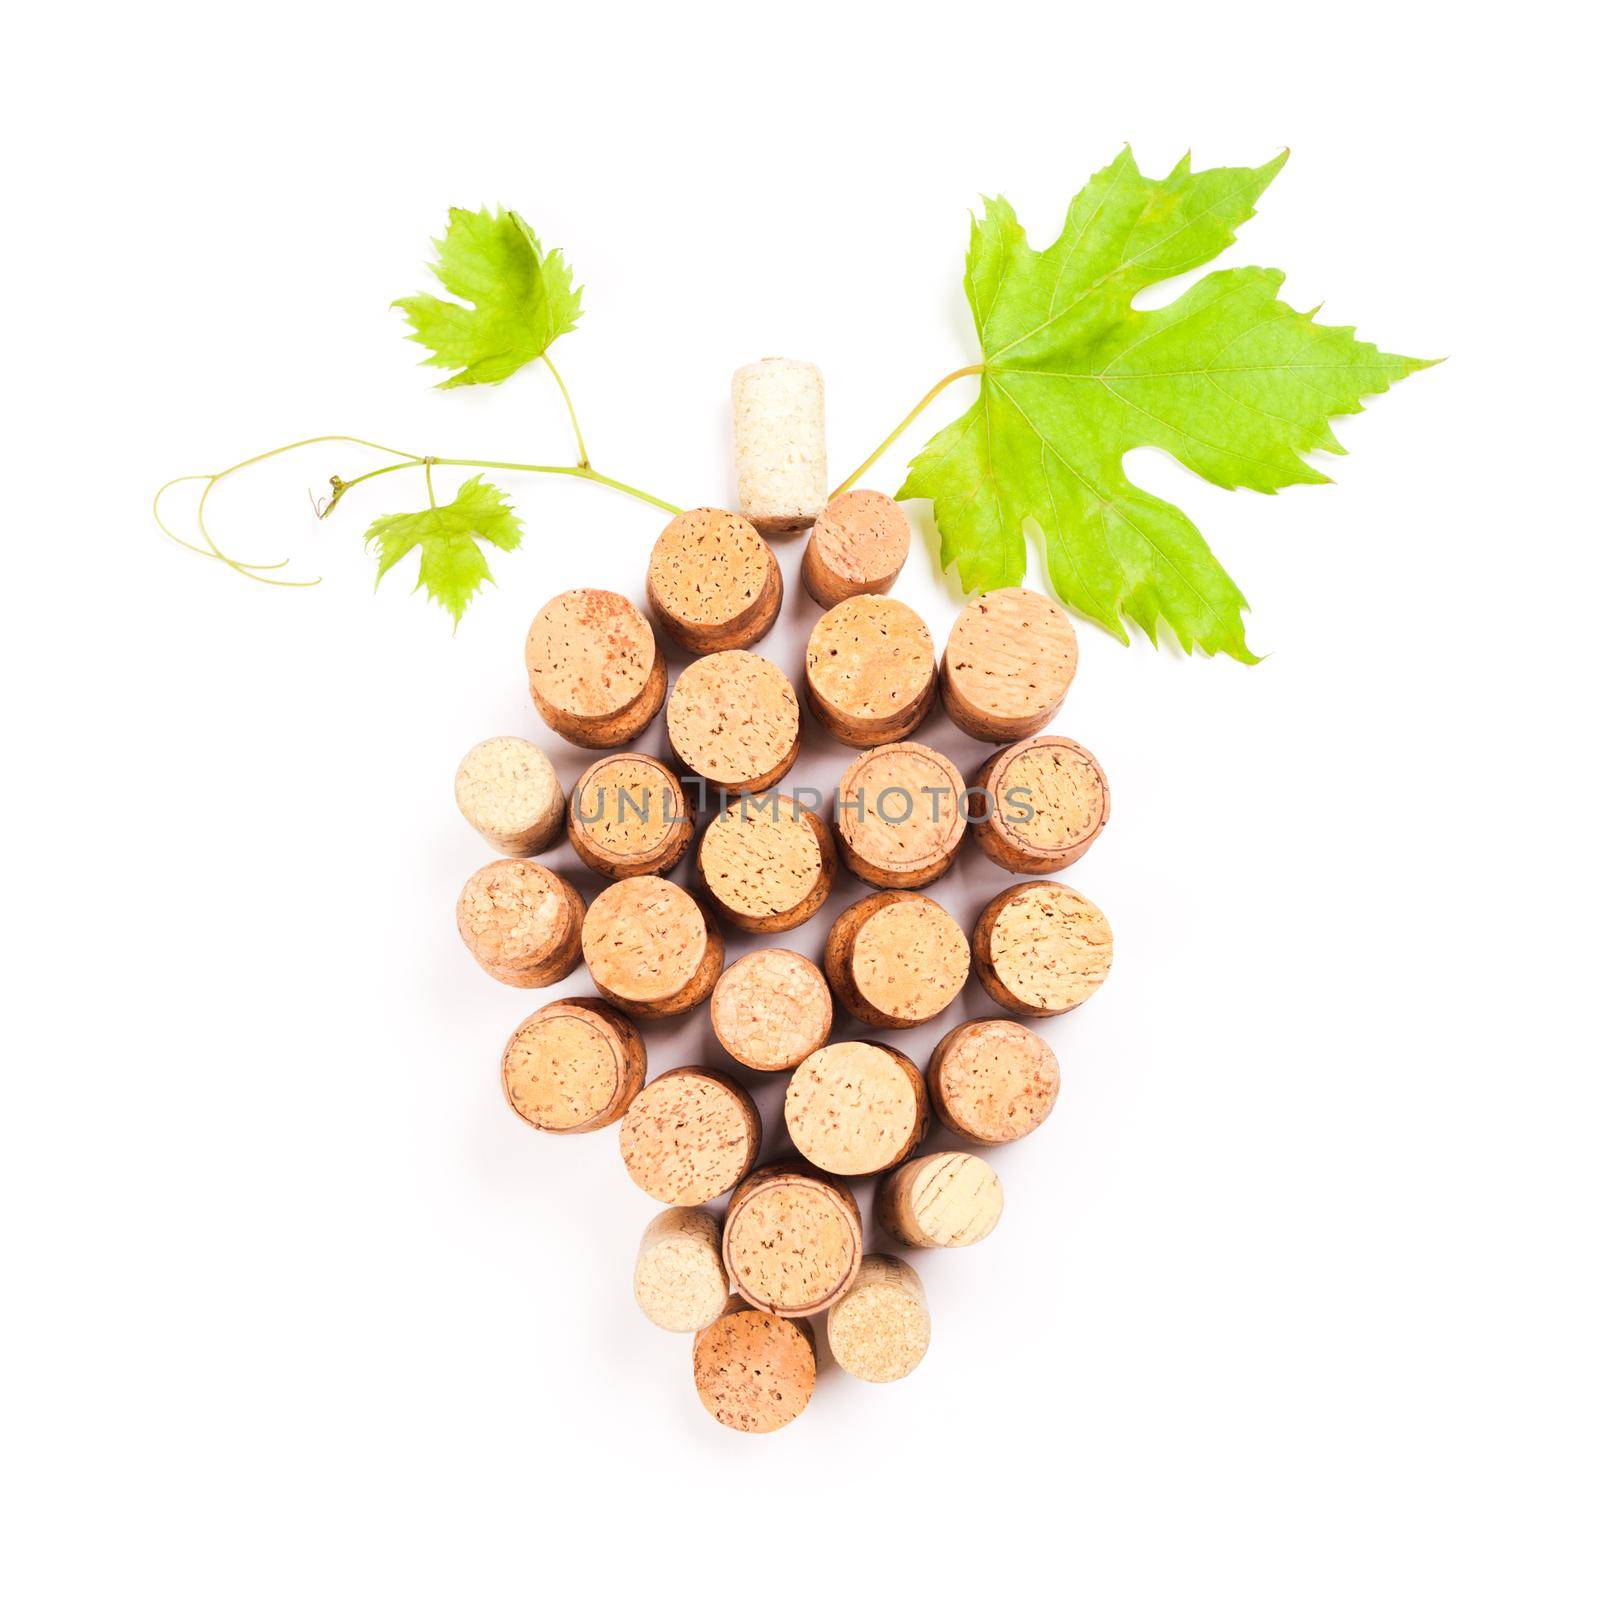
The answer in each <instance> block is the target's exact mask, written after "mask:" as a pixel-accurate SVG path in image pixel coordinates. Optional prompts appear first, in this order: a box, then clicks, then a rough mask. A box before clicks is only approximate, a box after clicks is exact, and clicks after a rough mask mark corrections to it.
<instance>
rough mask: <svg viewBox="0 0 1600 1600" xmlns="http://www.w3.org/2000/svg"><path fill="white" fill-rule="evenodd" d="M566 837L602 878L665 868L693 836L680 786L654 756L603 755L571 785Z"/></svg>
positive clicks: (676, 859) (667, 869) (677, 858)
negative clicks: (570, 802)
mask: <svg viewBox="0 0 1600 1600" xmlns="http://www.w3.org/2000/svg"><path fill="white" fill-rule="evenodd" d="M567 837H568V839H570V840H571V841H572V848H573V849H574V850H575V851H576V852H577V853H578V859H579V860H580V861H582V862H583V864H584V865H585V866H587V867H591V868H593V869H594V871H596V872H598V873H601V874H602V875H603V876H605V877H607V878H636V877H639V876H641V875H642V874H644V873H658V874H659V873H665V872H670V871H671V870H672V868H673V867H675V866H676V865H677V864H678V862H679V861H681V860H682V859H683V856H684V852H685V851H687V850H688V848H689V843H690V841H691V840H692V839H693V837H694V820H693V818H692V816H691V815H690V811H689V802H688V801H687V800H686V799H685V798H684V795H683V789H682V787H681V786H680V785H679V783H678V780H677V779H676V778H675V777H673V775H672V773H671V772H670V771H669V770H668V769H667V768H666V767H665V766H663V765H662V764H661V762H659V761H657V760H656V759H655V758H654V757H653V756H641V755H631V754H629V755H612V756H602V757H601V758H600V759H599V760H598V761H596V762H595V763H594V765H593V766H591V767H590V768H589V769H588V770H587V771H586V772H585V773H584V774H583V776H582V777H581V778H579V779H578V781H577V782H576V783H575V784H574V785H573V786H572V804H571V806H570V807H569V808H568V811H567Z"/></svg>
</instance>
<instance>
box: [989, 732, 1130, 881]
mask: <svg viewBox="0 0 1600 1600" xmlns="http://www.w3.org/2000/svg"><path fill="white" fill-rule="evenodd" d="M978 786H979V787H980V788H982V789H984V790H986V791H987V792H988V796H989V798H988V802H987V808H988V809H987V814H986V815H985V817H984V820H983V821H982V822H981V823H979V824H978V825H977V828H976V833H977V839H978V843H979V844H980V845H981V846H982V848H983V851H984V854H986V855H987V856H988V857H989V858H990V859H991V860H993V861H995V862H997V863H998V864H999V865H1000V866H1002V867H1005V868H1006V869H1007V870H1008V871H1012V872H1059V871H1061V870H1062V869H1063V868H1065V867H1070V866H1071V865H1072V864H1073V862H1075V861H1077V860H1078V859H1079V857H1081V856H1082V855H1083V854H1084V852H1085V851H1087V850H1088V848H1089V846H1090V845H1092V844H1093V843H1094V841H1095V840H1096V839H1097V838H1098V837H1099V836H1100V832H1101V830H1102V829H1103V828H1104V827H1105V825H1106V823H1107V821H1109V820H1110V816H1111V791H1110V788H1109V786H1108V785H1107V783H1106V775H1105V773H1104V772H1103V771H1101V768H1100V763H1099V762H1098V761H1096V760H1095V758H1094V757H1093V756H1092V755H1091V754H1090V753H1089V752H1088V751H1087V750H1085V749H1084V748H1083V746H1082V745H1081V744H1076V743H1074V742H1073V741H1072V740H1071V739H1061V738H1055V737H1052V736H1045V737H1040V738H1033V739H1025V740H1023V741H1022V742H1021V743H1020V744H1015V745H1012V746H1010V747H1009V748H1008V749H1005V750H1002V751H1000V752H999V753H998V754H996V755H994V756H993V757H991V758H990V760H989V761H987V762H986V763H985V764H984V767H983V769H982V771H981V772H980V773H979V774H978Z"/></svg>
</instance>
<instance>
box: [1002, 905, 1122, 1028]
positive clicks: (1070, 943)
mask: <svg viewBox="0 0 1600 1600" xmlns="http://www.w3.org/2000/svg"><path fill="white" fill-rule="evenodd" d="M972 949H973V955H974V956H975V958H976V960H977V964H978V980H979V982H981V983H982V984H983V986H984V988H985V989H987V990H988V991H989V994H990V996H991V998H993V999H994V1000H995V1002H996V1003H997V1004H999V1005H1002V1006H1004V1007H1005V1008H1006V1010H1007V1011H1015V1012H1016V1013H1017V1014H1018V1015H1020V1016H1024V1017H1055V1016H1059V1015H1060V1014H1061V1013H1062V1012H1063V1011H1071V1010H1072V1009H1073V1007H1074V1006H1080V1005H1082V1004H1083V1002H1084V1001H1085V1000H1087V999H1088V998H1089V996H1090V995H1092V994H1093V993H1094V992H1095V990H1096V989H1098V988H1099V987H1100V985H1101V984H1102V983H1103V982H1105V977H1106V974H1107V973H1108V972H1109V971H1110V970H1111V925H1110V923H1108V922H1107V921H1106V919H1105V914H1104V912H1102V911H1101V910H1100V908H1099V907H1098V906H1097V905H1095V903H1094V902H1093V901H1092V900H1088V899H1086V898H1085V897H1084V896H1083V895H1081V894H1079V893H1078V891H1077V890H1076V889H1069V888H1068V887H1067V885H1066V884H1064V883H1054V882H1045V883H1019V884H1014V885H1013V886H1012V887H1011V888H1009V889H1004V890H1002V891H1001V892H1000V893H999V894H997V895H996V896H995V897H994V899H993V900H991V901H990V902H989V903H988V905H986V906H985V907H984V908H983V912H982V914H981V915H980V916H979V918H978V926H977V928H976V929H975V930H974V931H973V935H972Z"/></svg>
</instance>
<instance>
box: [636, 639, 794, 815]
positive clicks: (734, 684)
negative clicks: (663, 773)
mask: <svg viewBox="0 0 1600 1600" xmlns="http://www.w3.org/2000/svg"><path fill="white" fill-rule="evenodd" d="M667 737H668V738H669V739H670V740H671V742H672V748H673V751H674V753H675V754H676V755H677V757H678V759H679V760H680V761H681V762H683V764H684V765H685V766H686V767H688V768H689V770H690V771H691V772H696V773H698V774H699V775H700V776H701V777H702V778H704V779H705V780H706V781H707V782H708V783H713V784H716V785H717V786H718V787H719V788H721V789H724V790H727V791H730V792H744V791H749V790H756V789H764V788H767V787H768V786H769V785H771V784H773V783H776V782H777V781H778V780H779V779H780V778H781V777H782V776H783V775H784V773H786V772H787V771H788V770H789V768H790V767H792V766H793V765H794V762H795V758H796V756H798V755H799V753H800V702H799V701H798V700H797V699H796V698H795V692H794V685H793V684H791V683H790V682H789V680H788V679H787V678H786V677H785V676H784V675H783V673H782V672H780V671H779V670H778V668H777V667H775V666H774V665H773V664H772V663H771V662H770V661H768V660H766V659H765V658H764V657H762V656H757V655H752V654H751V653H750V652H749V651H748V650H722V651H718V652H717V653H716V654H715V655H709V656H702V657H700V659H699V660H698V661H692V662H690V663H689V665H688V666H687V667H685V668H684V669H683V671H682V673H680V674H679V676H678V680H677V682H676V683H674V684H673V686H672V692H671V694H670V695H668V697H667Z"/></svg>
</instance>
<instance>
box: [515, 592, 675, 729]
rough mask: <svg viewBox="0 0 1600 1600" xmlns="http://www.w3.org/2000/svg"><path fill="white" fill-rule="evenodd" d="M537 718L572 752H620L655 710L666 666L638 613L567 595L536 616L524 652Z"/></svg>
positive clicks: (627, 603)
mask: <svg viewBox="0 0 1600 1600" xmlns="http://www.w3.org/2000/svg"><path fill="white" fill-rule="evenodd" d="M524 655H525V660H526V664H527V669H528V691H529V693H530V694H531V696H532V697H533V702H534V705H535V706H536V707H537V708H538V711H539V713H540V715H541V716H542V717H543V718H544V719H545V721H546V722H548V723H549V724H550V726H551V727H552V728H554V729H555V731H556V732H557V733H559V734H561V735H563V737H565V738H568V739H571V740H572V741H573V742H574V743H577V744H590V745H601V746H612V745H618V744H625V743H626V742H627V741H628V740H629V739H631V738H634V737H635V736H636V735H637V734H638V733H640V732H642V731H643V729H644V728H645V726H646V725H647V724H648V723H649V722H650V720H651V718H652V717H654V716H655V714H656V712H657V711H659V710H660V709H661V701H662V699H663V697H664V695H665V693H666V662H665V661H664V660H663V659H662V657H661V653H660V651H659V650H658V649H657V648H656V639H655V634H654V633H653V632H652V631H651V628H650V624H649V622H648V621H646V619H645V616H644V613H643V612H641V611H640V610H639V608H638V607H637V606H636V605H634V604H633V602H632V601H631V600H628V599H626V598H625V597H624V596H622V595H620V594H613V593H612V592H611V591H610V590H608V589H569V590H567V591H566V592H565V593H564V594H558V595H557V596H556V597H555V599H553V600H551V601H550V602H549V603H548V604H547V605H545V606H544V607H543V609H542V610H540V612H539V614H538V615H537V616H536V617H535V618H534V619H533V625H532V626H531V627H530V628H529V629H528V639H527V645H526V647H525V651H524Z"/></svg>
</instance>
